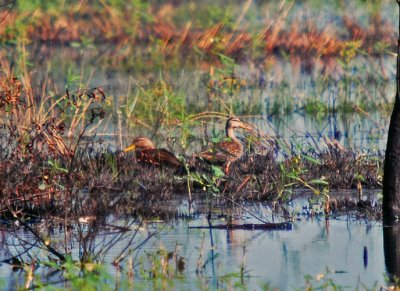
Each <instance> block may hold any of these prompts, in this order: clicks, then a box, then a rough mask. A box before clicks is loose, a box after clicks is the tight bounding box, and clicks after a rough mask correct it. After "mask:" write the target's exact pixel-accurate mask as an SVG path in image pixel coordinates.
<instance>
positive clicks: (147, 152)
mask: <svg viewBox="0 0 400 291" xmlns="http://www.w3.org/2000/svg"><path fill="white" fill-rule="evenodd" d="M132 150H134V151H135V156H136V160H137V161H138V162H139V163H141V164H148V165H155V166H169V167H174V168H183V164H182V162H181V161H180V160H179V159H178V158H177V157H176V156H175V155H174V154H173V153H172V152H170V151H169V150H166V149H157V148H156V147H155V146H154V144H153V142H152V141H151V140H149V139H148V138H146V137H137V138H135V139H134V140H133V142H132V144H131V145H130V146H128V147H127V148H125V149H124V152H129V151H132Z"/></svg>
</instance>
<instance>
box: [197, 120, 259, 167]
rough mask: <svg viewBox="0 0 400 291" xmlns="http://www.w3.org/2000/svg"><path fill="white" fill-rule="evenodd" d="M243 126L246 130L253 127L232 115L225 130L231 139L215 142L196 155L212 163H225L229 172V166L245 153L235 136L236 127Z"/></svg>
mask: <svg viewBox="0 0 400 291" xmlns="http://www.w3.org/2000/svg"><path fill="white" fill-rule="evenodd" d="M235 128H243V129H246V130H252V127H251V126H250V125H248V124H245V123H243V122H242V121H241V120H240V119H239V118H237V117H231V118H229V119H228V121H227V122H226V127H225V132H226V136H227V137H229V138H230V139H231V140H230V141H222V142H219V143H217V144H214V145H213V146H212V147H211V148H209V149H207V150H205V151H202V152H200V153H198V154H196V155H195V156H196V157H200V158H202V159H204V160H206V161H208V162H210V163H215V164H223V165H224V172H225V174H228V173H229V166H230V165H231V164H232V163H233V162H234V161H236V160H237V159H239V158H240V157H241V156H242V155H243V152H244V150H243V144H242V143H241V141H240V140H239V139H238V138H237V137H236V136H235V133H234V131H233V130H234V129H235Z"/></svg>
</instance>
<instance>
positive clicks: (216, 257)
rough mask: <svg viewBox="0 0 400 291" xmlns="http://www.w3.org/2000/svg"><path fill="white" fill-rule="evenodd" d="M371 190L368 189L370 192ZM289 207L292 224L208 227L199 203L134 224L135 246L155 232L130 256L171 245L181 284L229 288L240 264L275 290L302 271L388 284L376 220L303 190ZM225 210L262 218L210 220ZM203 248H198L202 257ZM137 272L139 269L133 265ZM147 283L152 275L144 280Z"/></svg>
mask: <svg viewBox="0 0 400 291" xmlns="http://www.w3.org/2000/svg"><path fill="white" fill-rule="evenodd" d="M375 194H376V193H372V194H370V195H372V196H371V197H374V195H375ZM340 195H341V196H342V198H343V197H348V198H349V199H354V196H353V194H352V193H350V192H346V193H341V194H340ZM371 197H370V199H372V200H373V199H374V198H371ZM364 198H365V197H364ZM204 202H205V201H203V200H199V201H197V202H195V204H194V209H195V210H196V209H197V210H199V211H200V209H203V210H204V208H203V207H204V206H205V205H208V204H207V203H206V204H204ZM175 203H178V205H176V204H175ZM174 204H175V205H174ZM176 206H178V208H179V209H180V212H181V213H182V214H185V213H186V214H187V211H188V205H187V201H186V199H183V200H182V199H181V198H180V199H178V200H176V201H175V202H170V203H169V205H168V207H176ZM242 206H243V207H245V208H246V209H247V210H248V211H249V212H251V213H253V214H255V215H256V216H257V217H261V218H262V219H266V220H268V221H282V218H280V216H279V215H277V214H274V215H273V214H272V212H271V208H270V205H266V204H263V203H246V204H242ZM304 207H306V208H307V209H308V210H310V209H313V211H314V213H316V215H314V216H309V215H307V214H306V212H307V211H306V210H305V208H304ZM286 208H287V211H288V212H289V213H292V214H293V215H294V217H295V218H296V219H295V221H294V222H293V227H292V229H290V230H269V231H264V230H246V231H245V230H229V231H228V230H217V229H213V230H211V231H210V230H209V229H193V228H189V227H191V226H200V225H201V226H207V225H208V222H207V218H206V215H205V214H199V212H198V211H196V213H197V214H195V215H194V217H192V218H191V219H187V218H185V219H182V218H181V219H176V220H174V221H172V222H167V223H162V222H158V223H155V222H154V223H149V224H148V226H147V229H146V230H140V231H139V235H138V237H137V238H136V239H135V240H134V242H133V243H132V244H131V246H130V247H136V246H137V245H138V244H139V243H140V242H142V241H143V240H145V239H146V237H147V235H148V232H153V231H157V232H159V233H158V234H157V235H155V236H154V237H152V238H151V239H150V240H149V241H148V242H146V243H145V244H144V245H143V246H142V247H140V248H139V249H138V250H137V251H135V252H134V254H133V255H132V256H133V258H134V262H138V261H139V260H140V258H142V259H143V258H144V261H147V260H148V259H146V258H147V255H146V254H149V253H153V254H154V253H156V252H157V251H158V250H160V249H166V250H167V251H168V252H172V251H174V250H177V254H178V255H179V256H181V257H183V258H184V260H185V269H184V271H183V274H184V276H185V278H186V279H185V280H183V281H181V282H179V283H176V284H177V286H176V287H177V288H178V289H187V288H190V289H193V288H195V287H194V282H197V281H200V280H201V281H203V282H207V284H208V286H209V287H210V288H211V289H214V288H227V286H229V284H234V283H235V282H240V278H237V277H231V278H229V279H227V277H226V276H229V274H231V275H232V274H236V275H237V274H239V272H240V267H241V266H242V264H243V266H244V270H245V272H246V275H245V276H244V280H243V282H242V283H243V284H245V285H246V286H247V287H248V289H249V290H253V289H258V288H261V286H264V285H265V284H269V286H271V287H276V288H279V290H294V289H295V288H300V287H302V286H303V287H304V286H305V284H306V281H305V279H304V276H306V275H309V276H311V277H312V278H313V280H314V281H313V286H318V285H321V284H322V281H321V280H323V279H320V281H318V280H317V279H316V278H317V276H319V277H321V276H322V274H323V275H324V276H326V277H327V278H330V279H332V280H333V282H334V283H335V284H337V285H340V286H343V287H346V288H350V289H351V290H354V289H358V288H361V286H362V285H360V284H363V285H364V286H367V287H369V288H372V287H374V286H385V279H384V275H385V274H386V267H385V256H384V249H383V227H382V224H381V223H379V222H375V221H372V220H368V218H366V217H364V218H363V216H362V215H361V216H357V215H356V212H354V211H349V212H348V213H347V214H342V215H337V216H335V217H333V218H330V219H328V220H326V219H325V217H324V215H322V214H318V213H321V212H322V204H321V203H316V204H313V206H311V205H310V204H308V202H307V200H305V199H301V198H300V199H298V200H296V201H294V202H293V203H291V204H290V205H289V206H287V207H286ZM203 210H201V211H203ZM229 213H230V214H231V215H232V217H233V223H238V224H239V223H259V221H257V220H255V219H254V218H253V217H252V216H251V215H250V214H249V213H247V212H243V211H242V210H241V209H240V208H236V209H233V208H232V209H231V208H221V209H220V210H216V211H215V214H214V215H213V219H212V223H213V224H214V225H217V224H226V223H227V219H228V217H229V215H228V214H229ZM116 219H117V220H116ZM110 222H111V223H115V224H117V223H118V218H112V217H111V218H110ZM18 236H19V238H22V239H26V240H27V241H32V240H33V237H32V235H30V234H29V233H28V232H23V231H19V232H18ZM62 236H63V231H61V230H59V231H57V230H56V231H55V233H54V234H53V236H52V238H53V239H54V240H55V241H56V240H57V238H60V237H62ZM112 237H113V235H112V234H107V232H104V233H103V234H101V235H98V236H97V238H96V240H95V241H96V243H95V244H96V246H97V247H98V248H97V251H98V250H100V249H101V246H102V245H104V243H106V242H107V241H109V240H110V239H111V238H112ZM128 240H129V238H125V239H122V240H121V241H119V242H118V243H117V244H116V245H115V246H114V247H113V248H111V249H110V251H109V252H107V254H106V256H105V257H104V262H105V263H106V266H108V269H109V272H111V274H115V272H116V269H115V268H114V267H112V266H111V262H112V261H113V260H114V259H115V258H116V257H117V256H118V254H119V253H120V252H121V250H122V249H123V248H124V247H125V245H126V243H127V241H128ZM11 241H12V236H11V235H10V234H8V233H7V231H4V232H3V233H2V242H3V243H2V245H1V246H2V248H1V250H2V251H1V252H0V258H1V259H2V260H3V259H6V258H9V255H10V253H14V252H15V249H12V248H11V247H10V242H11ZM6 243H8V246H7V244H6ZM17 249H18V248H17ZM19 251H21V249H20V248H19ZM78 253H79V249H78V245H75V246H74V247H73V248H72V254H73V255H75V256H77V255H78ZM200 254H202V257H201V258H200ZM37 255H38V256H40V255H45V253H43V252H38V253H37ZM199 260H200V261H201V262H202V263H201V265H204V267H203V268H200V271H201V272H200V273H199V274H196V269H197V268H198V267H197V266H198V263H199ZM136 268H139V265H137V264H136ZM138 272H139V271H138V269H137V270H136V273H138ZM36 274H37V275H39V276H41V278H42V280H44V281H49V282H56V281H58V280H60V278H61V277H60V274H55V275H54V274H53V275H50V276H49V274H48V271H47V270H46V268H44V267H41V268H39V269H38V270H37V271H36ZM0 279H1V280H2V281H3V282H6V283H7V285H8V286H9V288H10V289H12V286H15V282H20V284H21V283H22V282H24V279H25V273H24V272H21V271H17V272H13V271H12V270H11V267H10V266H9V265H8V264H2V267H1V268H0ZM1 280H0V281H1ZM139 282H140V280H139ZM148 284H152V283H151V282H148Z"/></svg>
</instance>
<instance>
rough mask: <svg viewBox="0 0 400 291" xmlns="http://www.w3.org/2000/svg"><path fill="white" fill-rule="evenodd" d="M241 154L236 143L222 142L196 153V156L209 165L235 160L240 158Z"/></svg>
mask: <svg viewBox="0 0 400 291" xmlns="http://www.w3.org/2000/svg"><path fill="white" fill-rule="evenodd" d="M241 153H242V150H241V147H240V145H238V144H237V143H236V142H233V141H222V142H219V143H217V144H215V145H214V146H212V147H211V148H209V149H207V150H205V151H202V152H200V153H198V154H197V155H196V156H197V157H200V158H203V159H205V160H207V161H209V162H211V163H225V162H228V161H234V160H236V159H237V158H239V157H240V155H241Z"/></svg>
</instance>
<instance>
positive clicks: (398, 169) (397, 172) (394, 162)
mask: <svg viewBox="0 0 400 291" xmlns="http://www.w3.org/2000/svg"><path fill="white" fill-rule="evenodd" d="M397 4H398V5H399V8H400V0H397ZM399 33H400V13H399ZM399 56H400V35H399V38H398V40H397V72H396V100H395V102H394V108H393V112H392V116H391V118H390V125H389V132H388V139H387V145H386V154H385V167H384V172H383V176H384V177H383V219H384V221H385V222H386V223H391V222H393V221H395V220H398V219H400V94H399V91H400V60H399Z"/></svg>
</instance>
